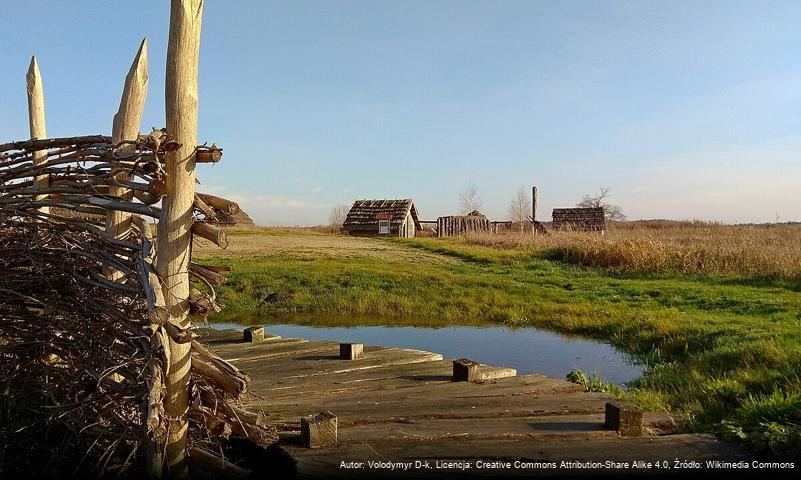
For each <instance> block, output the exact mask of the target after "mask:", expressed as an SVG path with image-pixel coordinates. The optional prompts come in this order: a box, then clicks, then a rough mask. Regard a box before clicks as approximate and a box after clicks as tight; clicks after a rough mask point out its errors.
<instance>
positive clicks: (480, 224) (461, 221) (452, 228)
mask: <svg viewBox="0 0 801 480" xmlns="http://www.w3.org/2000/svg"><path fill="white" fill-rule="evenodd" d="M490 229H491V226H490V221H489V220H487V219H486V218H484V217H464V216H449V217H439V218H437V236H438V237H453V236H456V235H460V234H462V233H465V232H488V231H490Z"/></svg>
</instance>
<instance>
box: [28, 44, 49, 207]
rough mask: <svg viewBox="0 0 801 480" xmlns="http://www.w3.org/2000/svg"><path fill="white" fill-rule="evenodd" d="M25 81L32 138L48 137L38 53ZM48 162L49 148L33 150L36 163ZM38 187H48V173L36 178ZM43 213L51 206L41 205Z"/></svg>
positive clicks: (45, 196)
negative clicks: (37, 58) (37, 59)
mask: <svg viewBox="0 0 801 480" xmlns="http://www.w3.org/2000/svg"><path fill="white" fill-rule="evenodd" d="M25 83H26V85H27V87H28V123H29V125H30V132H31V138H38V139H44V138H47V129H46V128H45V107H44V88H43V86H42V74H41V72H39V62H37V61H36V55H34V56H33V57H31V65H30V67H28V74H27V75H25ZM46 162H47V150H37V151H35V152H33V163H34V165H38V164H42V163H46ZM35 182H36V186H37V187H43V188H44V187H47V186H48V184H49V183H50V182H49V179H48V176H47V175H39V176H37V177H36V179H35ZM46 198H47V195H37V196H36V197H35V198H34V200H44V199H46ZM39 211H40V212H42V213H49V212H50V207H39Z"/></svg>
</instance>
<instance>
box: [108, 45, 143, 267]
mask: <svg viewBox="0 0 801 480" xmlns="http://www.w3.org/2000/svg"><path fill="white" fill-rule="evenodd" d="M147 84H148V77H147V38H145V39H144V40H142V44H141V45H140V46H139V51H138V52H136V57H135V58H134V60H133V63H132V64H131V69H130V70H129V71H128V75H127V76H126V77H125V86H124V87H123V89H122V97H121V98H120V107H119V108H118V109H117V114H116V115H114V122H113V125H112V130H111V141H112V142H113V143H115V144H117V143H119V142H121V141H123V140H136V139H137V137H138V136H139V125H140V123H141V120H142V112H143V111H144V109H145V98H147ZM120 150H122V151H131V150H133V145H126V146H125V147H121V148H120ZM115 178H116V179H117V180H128V181H129V180H131V176H130V175H129V174H128V173H126V172H120V173H118V174H117V175H115ZM109 194H110V195H113V196H116V197H120V199H122V200H127V201H131V200H132V199H133V192H132V191H131V190H130V189H127V188H125V187H119V186H112V187H111V188H110V189H109ZM130 229H131V214H130V213H127V212H121V211H118V210H109V212H108V214H107V215H106V231H107V232H109V233H110V234H112V235H114V236H116V237H118V238H120V237H125V236H126V235H127V234H128V232H129V231H130ZM115 275H117V274H116V273H115V274H112V277H114V276H115ZM112 279H113V278H112Z"/></svg>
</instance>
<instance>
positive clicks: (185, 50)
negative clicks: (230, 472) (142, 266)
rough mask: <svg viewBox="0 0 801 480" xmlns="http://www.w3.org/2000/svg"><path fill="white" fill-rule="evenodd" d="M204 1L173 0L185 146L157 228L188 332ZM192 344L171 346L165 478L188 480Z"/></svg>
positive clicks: (170, 174) (172, 108)
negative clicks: (187, 444)
mask: <svg viewBox="0 0 801 480" xmlns="http://www.w3.org/2000/svg"><path fill="white" fill-rule="evenodd" d="M202 19H203V1H202V0H172V1H171V9H170V37H169V43H168V47H167V77H166V91H165V101H166V109H167V124H166V126H167V132H168V133H169V134H170V135H172V137H173V138H175V140H176V141H177V142H178V143H180V144H181V147H180V148H179V149H177V150H174V151H170V152H168V153H167V156H166V166H165V171H166V174H167V176H166V183H165V188H166V195H165V197H164V199H163V201H162V211H161V217H160V219H159V225H158V261H157V262H158V263H157V269H158V273H159V275H160V276H161V279H162V281H163V282H164V298H165V300H166V302H167V308H168V309H169V313H170V319H169V323H171V324H173V325H177V326H178V327H181V328H188V327H189V326H190V321H189V265H190V244H191V239H192V233H191V228H192V205H193V204H194V199H195V146H196V145H197V108H198V104H197V99H198V93H197V72H198V55H199V53H200V26H201V21H202ZM190 348H191V347H190V344H189V343H184V344H181V343H177V342H175V341H173V340H170V342H169V350H170V352H169V357H170V368H169V371H168V372H167V378H166V398H165V400H164V407H165V410H166V411H167V415H168V416H169V417H170V418H171V419H172V421H171V422H170V429H169V433H168V435H167V448H166V453H167V458H166V461H167V474H168V475H169V476H170V477H171V478H186V476H187V474H188V465H187V460H186V433H187V427H188V423H187V411H188V406H189V390H188V387H189V369H190V366H191V363H190V362H191V357H190V356H189V350H190Z"/></svg>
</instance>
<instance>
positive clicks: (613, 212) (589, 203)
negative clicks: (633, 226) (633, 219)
mask: <svg viewBox="0 0 801 480" xmlns="http://www.w3.org/2000/svg"><path fill="white" fill-rule="evenodd" d="M611 191H612V189H611V188H609V187H601V188H600V189H599V190H598V193H596V194H590V195H584V198H582V199H581V201H580V202H579V203H577V204H576V206H577V207H583V208H599V207H600V208H603V209H604V217H606V219H607V220H609V221H612V222H622V221H623V220H625V219H626V216H625V215H623V209H622V208H620V207H619V206H617V205H614V204H611V203H609V202H607V199H608V198H609V195H610V192H611Z"/></svg>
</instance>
